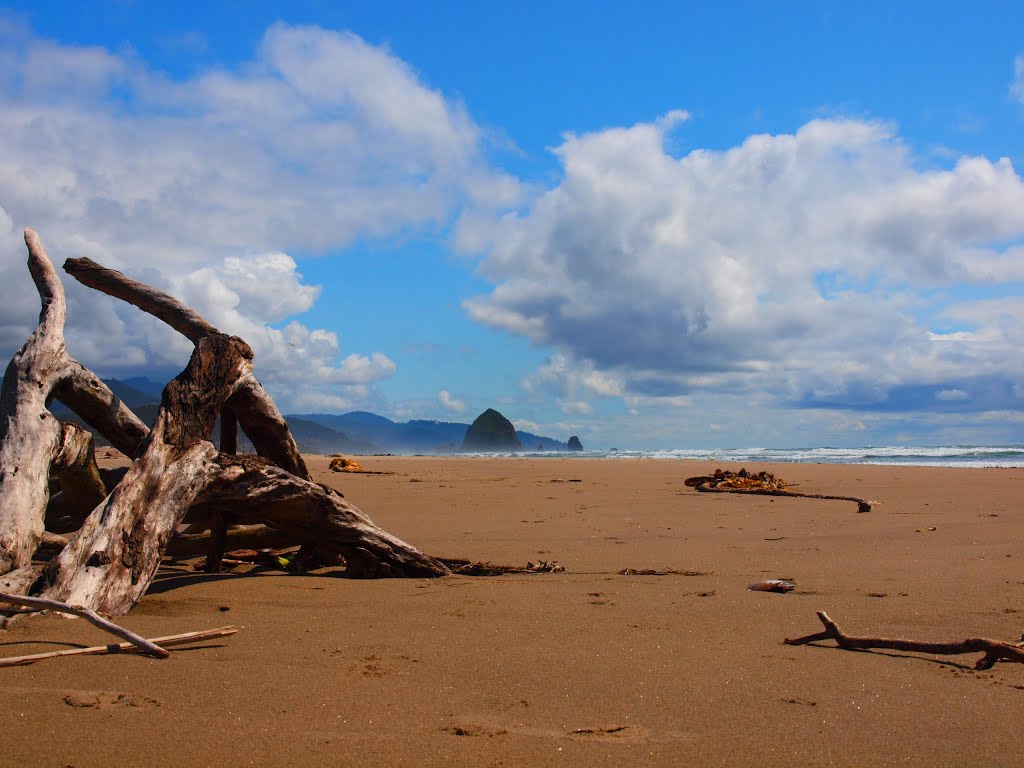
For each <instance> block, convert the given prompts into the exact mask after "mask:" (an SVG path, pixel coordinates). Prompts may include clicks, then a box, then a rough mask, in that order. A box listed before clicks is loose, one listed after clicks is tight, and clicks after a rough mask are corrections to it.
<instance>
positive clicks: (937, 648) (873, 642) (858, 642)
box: [783, 611, 1024, 669]
mask: <svg viewBox="0 0 1024 768" xmlns="http://www.w3.org/2000/svg"><path fill="white" fill-rule="evenodd" d="M818 619H820V620H821V623H822V624H824V625H825V629H824V631H822V632H815V633H814V634H813V635H805V636H804V637H797V638H793V639H786V640H783V642H784V643H785V644H786V645H806V644H807V643H813V642H817V641H820V640H835V641H836V644H838V646H839V647H840V648H843V649H845V650H848V651H867V650H871V649H873V648H886V649H889V650H893V651H911V652H914V653H933V654H937V655H940V656H956V655H959V654H962V653H981V654H983V655H982V657H981V658H980V659H978V661H977V662H976V663H975V665H974V668H975V669H991V668H992V666H994V665H995V663H996V662H997V661H1011V662H1017V663H1024V643H1005V642H1002V641H1001V640H989V639H988V638H985V637H972V638H968V639H967V640H960V641H957V642H950V643H929V642H922V641H919V640H902V639H899V638H886V637H871V636H865V637H857V636H854V635H848V634H846V633H845V632H843V631H842V630H841V629H840V628H839V625H838V624H836V623H835V622H834V621H833V620H832V619H830V618H829V616H828V614H827V613H825V612H824V611H818Z"/></svg>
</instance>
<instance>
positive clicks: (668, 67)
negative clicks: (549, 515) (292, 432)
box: [0, 0, 1024, 449]
mask: <svg viewBox="0 0 1024 768" xmlns="http://www.w3.org/2000/svg"><path fill="white" fill-rule="evenodd" d="M0 3H2V0H0ZM1021 30H1024V5H1022V4H1020V3H1014V2H980V3H971V4H966V3H943V2H927V3H925V2H910V1H907V2H870V1H868V2H861V3H856V4H853V3H838V2H790V3H777V4H766V3H750V2H714V3H712V2H707V3H704V2H694V3H665V2H645V1H644V0H636V1H635V2H632V3H629V4H624V3H610V2H599V1H597V2H595V1H592V2H558V3H551V2H543V3H541V2H532V1H524V2H518V3H515V4H500V3H454V2H433V3H417V2H384V1H382V2H375V3H365V2H360V3H354V2H353V3H349V2H326V1H324V2H314V1H312V0H310V1H305V2H304V1H302V0H296V1H294V2H290V3H287V4H285V3H270V2H241V0H207V1H206V2H203V3H189V2H182V3H175V4H167V3H163V4H156V3H143V2H131V1H130V0H94V2H91V3H78V2H67V3H64V2H46V3H39V2H38V0H36V2H24V3H23V2H10V3H6V4H0V299H2V301H0V354H2V355H4V356H6V357H9V356H10V355H12V354H13V353H14V352H15V351H16V350H17V349H18V348H19V347H20V346H21V344H22V343H23V342H24V340H25V338H26V337H27V336H28V334H29V333H30V332H31V330H32V327H33V325H34V323H35V321H36V318H37V316H38V311H39V300H38V296H37V294H36V293H35V290H34V288H33V286H32V283H31V281H30V278H29V276H28V272H27V270H26V269H25V257H26V254H25V248H24V243H23V241H22V230H23V229H24V227H32V228H34V229H36V230H37V231H38V232H39V234H40V236H41V238H42V241H43V243H44V245H45V246H46V248H47V250H48V251H49V253H50V255H51V257H52V258H53V260H54V262H55V263H57V264H58V265H59V264H61V263H62V262H63V259H64V258H67V257H72V256H74V257H78V256H88V257H90V258H92V259H94V260H96V261H98V262H100V263H102V264H104V265H106V266H110V267H114V268H116V269H120V270H121V271H123V272H125V273H126V274H129V275H131V276H133V277H136V278H138V279H140V280H144V281H146V282H149V283H151V284H153V285H155V286H157V287H160V288H162V289H163V290H166V291H169V292H170V293H172V294H173V295H175V296H177V297H179V298H180V299H182V300H183V301H184V302H185V303H187V304H189V305H190V306H192V307H193V308H195V309H196V310H197V311H199V312H200V313H202V314H203V315H204V316H205V317H206V318H207V319H208V320H210V321H211V322H212V323H213V324H214V325H216V326H217V327H218V328H220V329H221V330H223V331H225V332H229V333H234V334H238V335H241V336H242V337H243V338H245V339H246V340H247V341H248V342H249V343H250V344H251V346H252V347H253V349H254V351H255V353H256V373H257V376H258V377H259V378H260V380H261V381H262V382H263V384H264V386H265V387H266V389H267V390H268V391H269V392H270V394H271V395H272V396H273V397H274V398H275V399H276V400H277V402H278V404H279V406H280V407H281V409H282V410H283V411H284V412H286V413H344V412H347V411H352V410H370V411H374V412H376V413H380V414H382V415H385V416H388V417H390V418H392V419H395V420H406V419H413V418H424V419H439V420H446V421H465V422H468V421H471V420H472V419H473V418H474V417H475V416H476V415H477V414H479V413H480V412H482V411H483V410H485V409H486V408H489V407H494V408H497V409H498V410H500V411H501V412H502V413H504V414H505V415H506V416H507V417H509V418H510V419H511V420H512V421H513V422H514V423H515V424H516V425H517V426H518V427H519V428H521V429H526V430H528V431H532V432H536V433H540V434H545V435H549V436H552V437H556V438H559V439H563V440H564V439H567V438H568V437H569V436H570V435H572V434H575V435H579V436H580V438H581V439H582V441H583V443H584V445H585V446H587V447H594V448H608V447H618V448H621V449H625V448H636V449H665V448H687V447H692V448H713V447H754V446H760V447H777V448H785V447H815V446H840V447H845V446H864V445H950V444H974V445H978V444H994V445H1002V444H1019V443H1022V442H1024V354H1022V353H1021V347H1022V342H1024V180H1022V178H1021V175H1020V169H1021V168H1024V33H1022V32H1021ZM65 286H66V288H67V292H68V302H69V322H68V328H67V338H68V348H69V352H70V353H71V354H72V355H73V356H74V357H76V358H77V359H79V360H80V361H81V362H83V363H84V364H85V365H87V366H89V367H90V368H92V369H93V370H94V371H96V372H97V373H99V374H100V375H102V376H105V377H116V378H128V377H131V376H138V375H145V376H149V377H150V378H154V379H160V380H166V379H168V378H170V377H171V376H173V375H175V374H176V373H177V372H178V371H180V370H181V368H183V367H184V365H185V364H186V362H187V360H188V356H189V353H190V349H191V347H190V344H189V342H187V341H186V340H185V339H183V338H181V337H178V336H176V335H175V334H174V333H173V332H171V331H169V330H168V329H166V328H165V327H163V326H162V325H161V324H160V323H159V322H157V321H155V320H153V319H152V318H149V317H147V316H144V315H142V314H141V313H140V312H138V310H135V309H134V308H133V307H130V306H128V305H124V304H119V303H118V302H115V301H114V300H112V299H110V298H108V297H105V296H103V295H100V294H98V293H96V292H95V291H90V290H88V289H84V288H82V287H81V286H78V285H75V284H73V281H72V280H71V279H70V278H68V279H66V280H65Z"/></svg>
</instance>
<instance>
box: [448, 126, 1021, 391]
mask: <svg viewBox="0 0 1024 768" xmlns="http://www.w3.org/2000/svg"><path fill="white" fill-rule="evenodd" d="M679 122H680V121H679V120H661V121H656V122H653V123H641V124H637V125H634V126H632V127H629V128H613V129H608V130H603V131H599V132H595V133H590V134H585V135H579V136H578V135H573V134H568V135H567V136H566V137H565V140H564V142H563V143H562V144H561V145H560V146H559V147H558V148H557V149H556V150H555V153H556V154H557V156H558V159H559V161H560V163H561V165H562V169H563V175H562V179H561V180H560V182H559V183H558V185H557V186H555V187H554V188H552V189H550V190H548V191H546V192H545V193H544V194H543V195H541V196H540V197H539V198H538V199H536V200H535V201H534V202H533V203H532V205H531V206H530V207H529V208H528V209H527V210H526V211H525V212H523V213H522V214H520V215H517V216H507V217H505V218H503V219H502V220H501V221H500V222H499V223H497V224H495V225H493V226H492V228H491V229H490V230H488V231H486V232H485V231H484V230H483V228H482V227H479V226H477V227H474V228H473V229H472V230H468V231H466V232H464V233H463V236H464V238H465V239H466V240H467V241H471V242H476V243H480V242H486V244H487V249H488V250H487V255H486V256H485V258H484V259H483V262H482V264H481V267H480V269H481V271H482V273H483V274H484V275H485V276H486V277H487V278H488V279H489V280H490V281H492V282H493V283H494V284H495V285H496V287H495V288H494V290H493V291H492V292H490V293H489V294H487V295H483V296H477V297H473V298H471V299H469V300H467V301H466V303H465V306H466V309H467V311H468V312H469V313H470V315H471V316H472V317H473V318H474V319H476V320H477V321H478V322H482V323H486V324H489V325H491V326H494V327H497V328H502V329H504V330H506V331H508V332H510V333H514V334H517V335H522V336H525V337H527V338H529V339H531V340H532V341H533V342H535V343H536V344H538V345H541V346H549V347H553V348H555V349H557V350H559V352H558V354H557V355H556V356H555V357H553V358H552V360H551V362H550V363H549V365H547V366H546V367H545V369H543V370H542V371H540V372H538V375H537V376H536V377H534V382H535V383H541V384H544V383H546V384H547V385H548V387H549V389H550V390H551V391H554V392H556V393H557V394H558V395H559V396H560V397H562V398H564V399H565V402H572V403H576V405H573V406H572V407H574V408H576V409H577V411H578V409H579V408H580V406H579V404H578V401H580V400H585V399H587V397H590V398H594V397H600V396H604V397H625V398H626V399H627V401H628V402H629V403H630V404H631V405H633V406H642V405H679V406H683V405H688V404H689V402H690V401H689V400H688V396H690V395H692V394H694V393H709V392H714V393H723V394H731V395H737V396H742V397H748V398H751V397H752V398H756V399H757V401H758V402H761V403H762V404H766V405H774V406H776V407H783V406H790V407H797V408H801V407H822V408H832V409H854V410H859V409H863V410H877V411H906V410H935V411H949V410H957V411H985V410H1001V409H1017V410H1019V409H1021V408H1022V407H1024V392H1022V391H1021V387H1020V386H1019V384H1018V382H1020V381H1021V380H1022V374H1024V359H1022V358H1021V356H1020V355H1019V354H1018V352H1017V350H1019V349H1020V344H1021V341H1022V340H1024V339H1022V336H1024V334H1022V328H1024V322H1022V321H1024V300H1022V299H1021V297H1020V296H1019V295H1009V296H1004V297H1001V298H992V297H991V296H983V297H977V296H973V295H972V291H974V290H975V289H979V288H983V289H984V288H987V289H994V288H997V287H999V286H1002V287H1004V288H1005V287H1006V286H1008V285H1014V284H1016V285H1017V286H1018V287H1019V286H1020V284H1021V283H1022V281H1024V245H1022V242H1021V238H1024V182H1022V180H1021V178H1020V176H1019V175H1018V174H1017V172H1016V171H1015V169H1014V168H1013V166H1012V164H1011V163H1010V161H1009V160H1007V159H1005V158H1004V159H999V160H996V161H990V160H989V159H987V158H984V157H961V158H959V159H958V160H956V162H955V163H954V164H953V165H952V166H951V167H949V168H929V167H919V165H918V161H917V159H916V158H914V157H913V155H912V153H911V152H910V151H909V149H908V148H907V147H906V146H905V145H904V144H903V142H902V141H901V140H900V138H899V135H898V134H897V132H896V130H895V128H894V127H892V126H890V125H887V124H885V123H881V122H870V121H864V120H854V119H817V120H812V121H810V122H808V123H807V124H805V125H803V126H802V127H800V128H799V129H798V130H797V131H796V132H794V133H792V134H781V135H771V136H769V135H753V136H750V137H749V138H747V139H746V140H745V141H744V142H743V143H742V144H741V145H739V146H736V147H733V148H730V149H727V150H724V151H709V150H702V149H700V150H694V151H691V152H689V153H687V154H686V155H684V156H682V157H675V156H673V155H672V154H671V153H670V152H669V151H667V149H666V143H667V142H666V140H667V138H668V132H669V131H670V130H671V129H672V128H673V127H675V126H677V125H678V124H679ZM682 130H685V127H684V128H682ZM1018 294H1019V291H1018Z"/></svg>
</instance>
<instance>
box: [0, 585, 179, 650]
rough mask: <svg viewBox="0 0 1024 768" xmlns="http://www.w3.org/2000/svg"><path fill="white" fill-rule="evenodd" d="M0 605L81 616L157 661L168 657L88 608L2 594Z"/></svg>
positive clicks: (139, 636)
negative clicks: (5, 604)
mask: <svg viewBox="0 0 1024 768" xmlns="http://www.w3.org/2000/svg"><path fill="white" fill-rule="evenodd" d="M0 603H8V604H10V605H17V606H21V607H23V608H29V609H30V610H32V611H58V612H60V613H66V614H69V615H71V616H81V617H82V618H83V619H85V620H86V621H88V622H89V623H90V624H92V625H93V626H96V627H99V628H100V629H102V630H103V631H105V632H109V633H110V634H112V635H116V636H117V637H120V638H121V639H122V640H127V641H128V642H129V643H131V644H132V645H134V646H136V647H137V648H138V649H139V650H140V651H142V652H143V653H148V654H149V655H150V656H155V657H156V658H158V659H166V658H167V657H168V655H169V654H168V653H167V651H165V650H164V649H163V648H161V647H160V646H159V645H155V644H154V643H153V642H152V641H150V640H147V639H146V638H144V637H142V636H141V635H137V634H135V633H134V632H132V631H131V630H130V629H125V628H124V627H122V626H120V625H118V624H115V623H114V622H112V621H110V620H109V619H105V618H103V617H102V616H100V615H99V614H98V613H96V611H93V610H90V609H89V608H80V607H78V606H74V605H68V604H67V603H62V602H60V601H59V600H47V599H46V598H43V597H27V596H25V595H5V594H4V593H2V592H0Z"/></svg>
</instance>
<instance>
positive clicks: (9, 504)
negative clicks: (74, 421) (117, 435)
mask: <svg viewBox="0 0 1024 768" xmlns="http://www.w3.org/2000/svg"><path fill="white" fill-rule="evenodd" d="M25 245H26V246H28V254H29V256H28V268H29V271H30V272H31V273H32V280H33V282H34V283H35V286H36V290H37V291H38V292H39V298H40V300H41V302H42V310H41V312H40V314H39V324H38V325H37V326H36V329H35V331H34V332H33V333H32V335H31V336H29V338H28V340H27V341H26V342H25V344H24V346H22V348H21V349H20V350H19V351H18V353H17V354H15V356H14V357H13V358H12V359H11V362H10V364H9V365H8V366H7V371H6V373H5V374H4V380H3V388H2V390H0V574H5V573H8V572H10V571H14V570H18V569H21V568H25V567H28V566H30V565H31V563H32V555H33V554H35V551H36V547H37V546H38V544H39V537H40V536H41V535H42V532H43V516H44V514H45V511H46V504H47V502H48V501H49V472H50V462H51V460H52V459H53V457H54V455H55V454H56V453H57V451H58V449H59V446H60V440H61V436H62V430H61V426H60V422H58V421H57V419H55V418H54V417H53V415H52V414H51V413H50V412H49V411H48V410H47V408H46V402H47V400H48V399H49V397H50V393H51V391H52V390H53V388H54V386H56V384H57V382H59V381H60V378H61V376H62V374H63V373H64V368H65V363H66V355H65V350H64V321H65V319H66V317H67V305H66V303H65V300H64V288H63V286H62V285H61V283H60V279H59V278H58V277H57V273H56V271H54V269H53V265H52V264H51V263H50V260H49V258H48V257H47V255H46V251H45V250H44V249H43V246H42V244H41V243H40V242H39V237H38V235H36V233H35V232H33V231H32V230H31V229H26V230H25Z"/></svg>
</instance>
